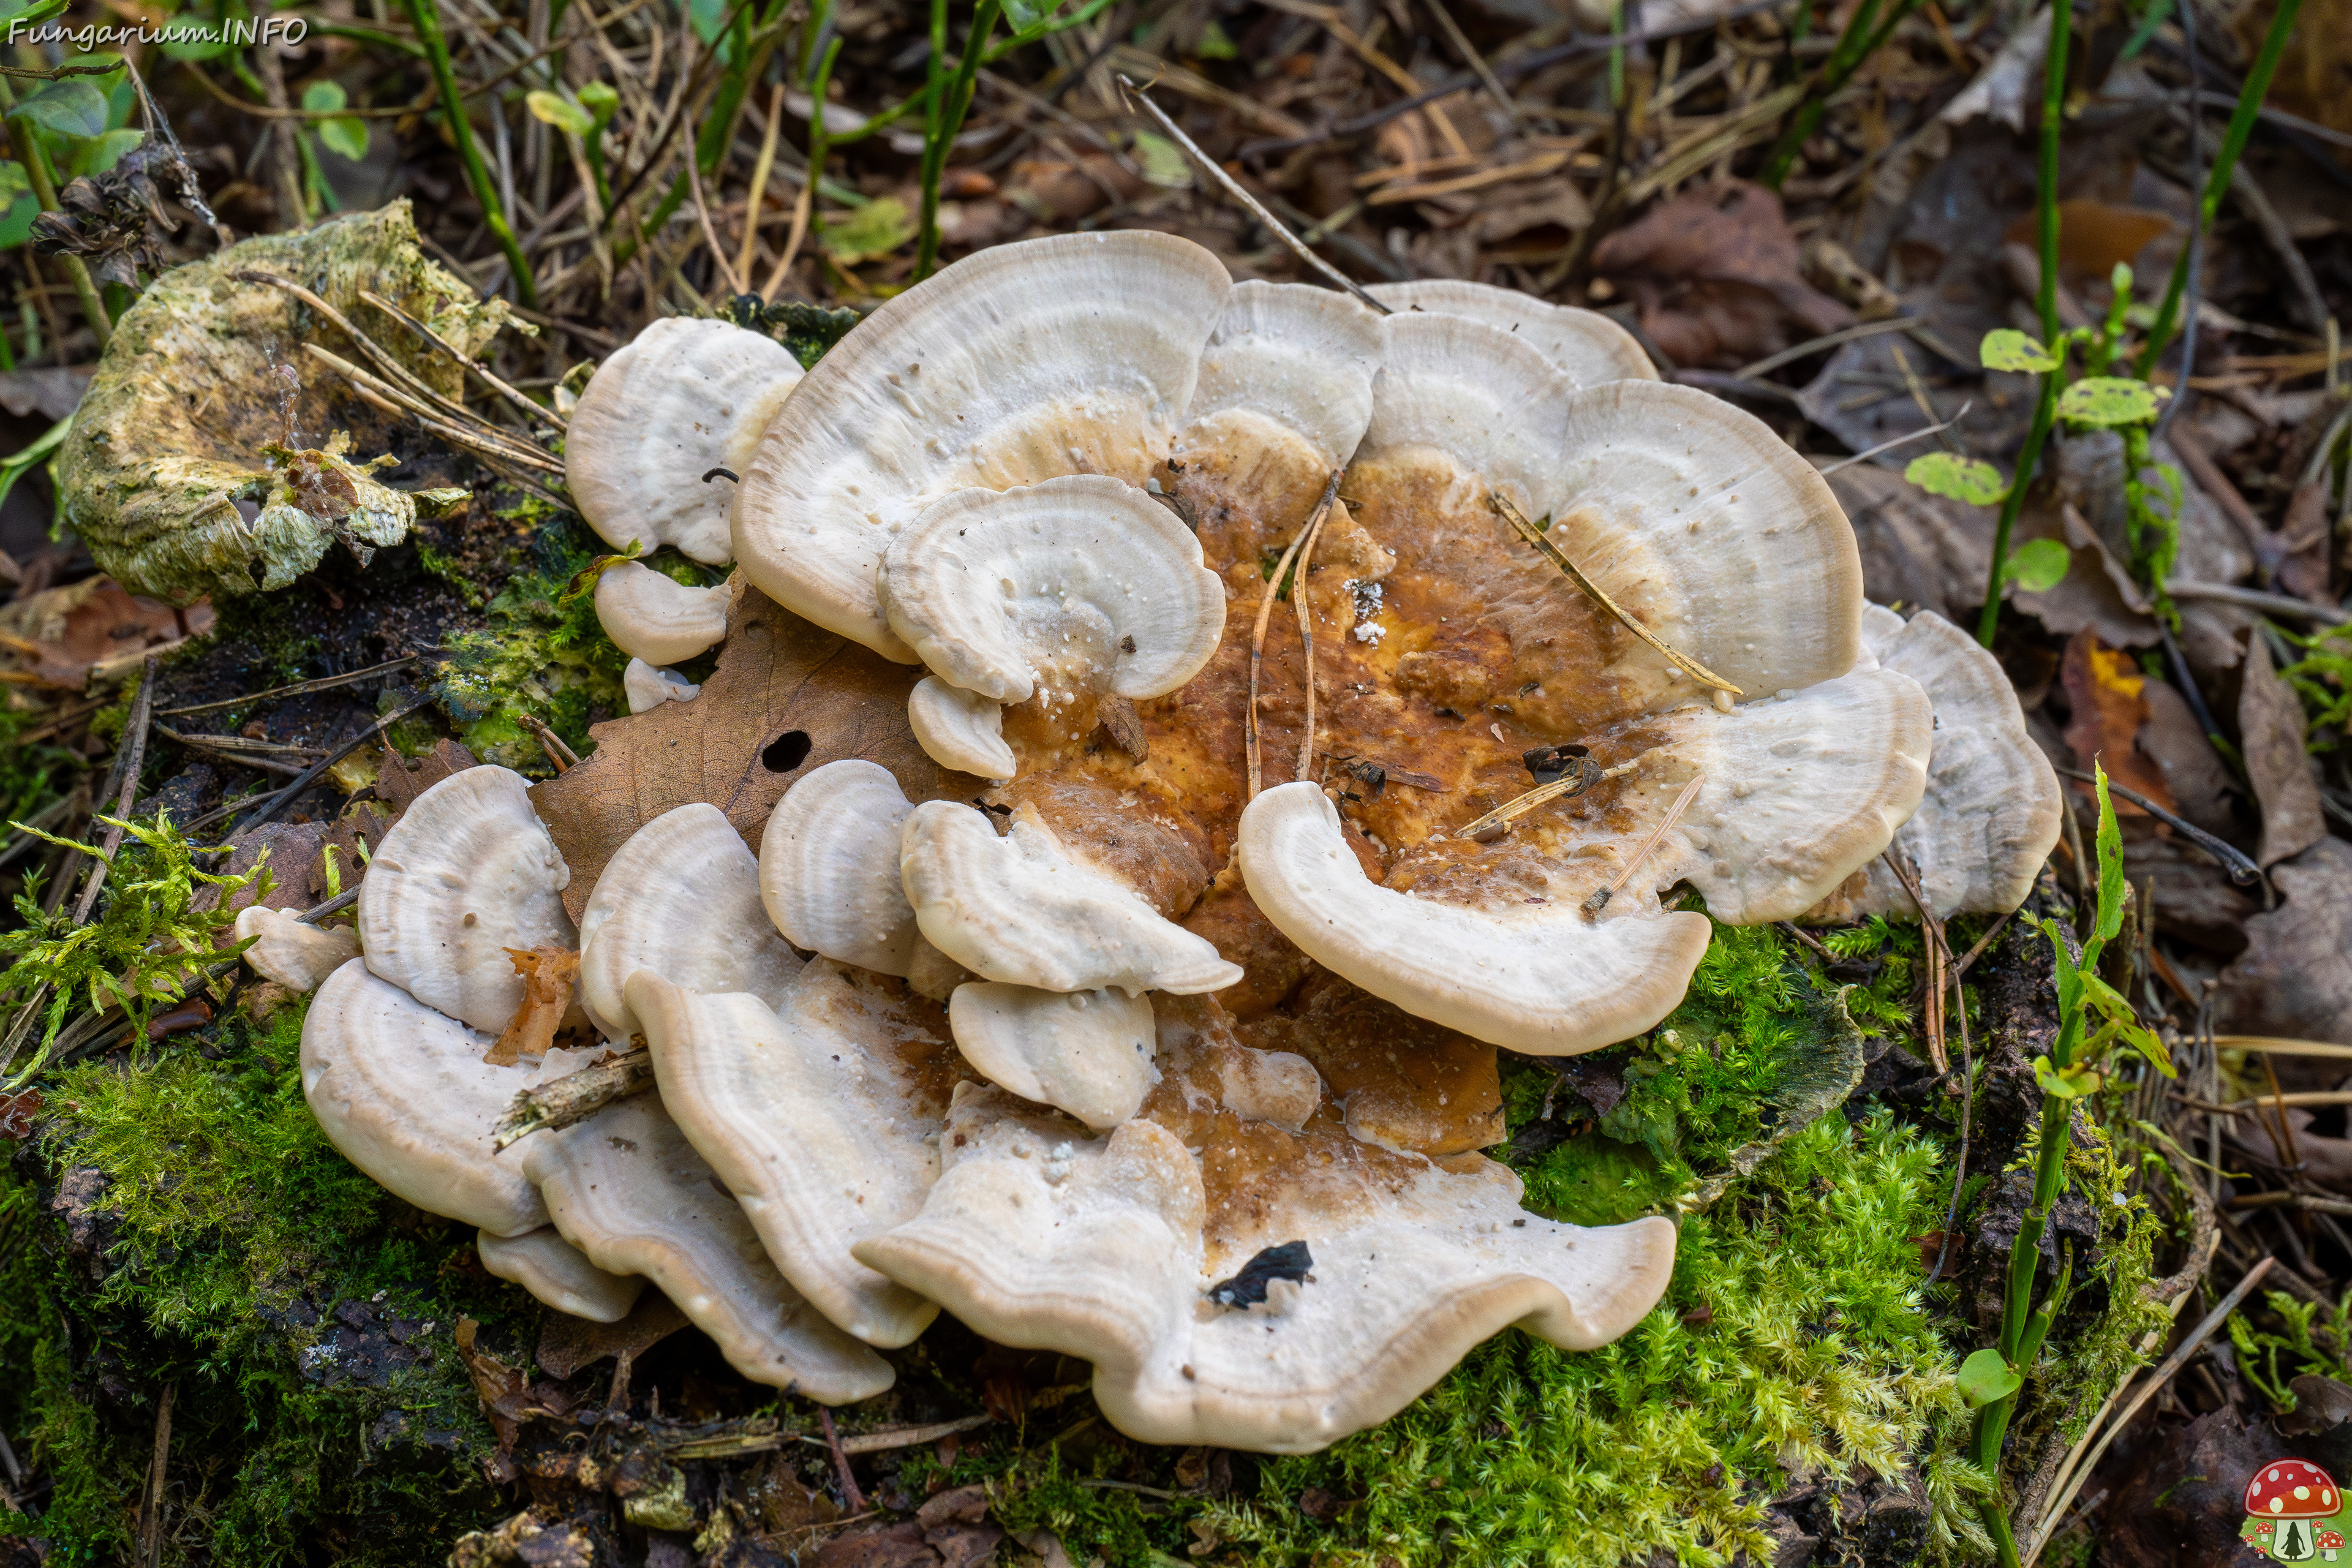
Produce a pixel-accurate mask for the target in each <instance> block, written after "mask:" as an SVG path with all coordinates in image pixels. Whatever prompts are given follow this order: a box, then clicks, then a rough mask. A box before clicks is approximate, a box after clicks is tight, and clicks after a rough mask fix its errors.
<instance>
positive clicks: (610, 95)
mask: <svg viewBox="0 0 2352 1568" xmlns="http://www.w3.org/2000/svg"><path fill="white" fill-rule="evenodd" d="M577 96H578V97H579V100H580V107H581V108H583V109H584V110H587V111H588V112H589V114H590V115H591V116H592V117H593V123H594V124H597V125H602V124H604V122H605V121H608V120H610V119H612V118H613V111H614V110H616V109H618V108H620V107H621V95H620V93H619V92H618V91H616V90H615V89H614V87H613V85H612V84H611V83H610V82H604V81H586V82H582V83H581V84H580V88H579V91H578V94H577ZM531 112H532V113H534V114H536V113H538V112H539V110H536V109H534V110H531Z"/></svg>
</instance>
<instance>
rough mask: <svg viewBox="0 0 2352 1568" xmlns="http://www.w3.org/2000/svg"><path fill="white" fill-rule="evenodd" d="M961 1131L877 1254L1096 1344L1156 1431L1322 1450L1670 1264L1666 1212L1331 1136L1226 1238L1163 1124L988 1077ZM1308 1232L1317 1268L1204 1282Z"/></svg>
mask: <svg viewBox="0 0 2352 1568" xmlns="http://www.w3.org/2000/svg"><path fill="white" fill-rule="evenodd" d="M949 1130H950V1137H948V1138H947V1139H944V1140H942V1144H943V1159H944V1161H945V1165H946V1168H945V1170H944V1171H943V1173H941V1175H940V1181H939V1183H938V1184H937V1185H936V1186H934V1187H933V1188H932V1189H931V1194H930V1196H929V1200H928V1201H927V1202H926V1203H925V1204H924V1205H923V1211H922V1213H921V1215H919V1217H917V1218H916V1219H914V1220H912V1221H910V1222H908V1224H906V1225H902V1226H898V1228H896V1229H894V1230H891V1231H888V1232H886V1233H885V1234H883V1235H882V1236H879V1237H875V1238H874V1239H872V1240H870V1241H866V1242H863V1243H861V1244H860V1245H859V1246H858V1248H857V1256H858V1257H859V1258H863V1259H865V1260H866V1262H868V1263H870V1264H872V1265H873V1266H874V1267H876V1268H879V1269H881V1270H882V1271H883V1272H885V1273H887V1274H888V1275H890V1276H891V1277H892V1278H893V1279H898V1280H899V1281H900V1282H901V1283H903V1284H906V1285H908V1287H909V1288H911V1289H919V1290H922V1291H924V1292H926V1293H927V1294H929V1295H931V1296H933V1297H934V1298H936V1299H937V1300H939V1301H940V1302H941V1304H943V1305H944V1306H945V1307H946V1308H947V1309H948V1310H950V1311H951V1312H953V1313H954V1314H955V1315H956V1317H957V1318H958V1319H959V1320H961V1321H963V1322H965V1323H967V1324H969V1325H971V1328H972V1329H974V1330H975V1331H978V1332H979V1333H981V1334H983V1335H985V1336H986V1337H988V1338H989V1339H992V1340H994V1341H996V1342H1000V1343H1003V1344H1009V1345H1016V1346H1023V1347H1030V1348H1037V1349H1051V1350H1055V1351H1059V1352H1062V1353H1064V1354H1067V1355H1074V1356H1082V1357H1084V1358H1086V1359H1087V1360H1088V1361H1091V1362H1093V1363H1094V1364H1095V1379H1094V1394H1095V1398H1096V1401H1097V1403H1098V1404H1099V1405H1101V1406H1102V1410H1103V1414H1104V1415H1105V1416H1106V1417H1107V1418H1108V1420H1109V1421H1110V1423H1111V1424H1112V1425H1113V1426H1116V1427H1118V1429H1119V1430H1120V1431H1121V1432H1124V1433H1126V1434H1127V1435H1128V1436H1131V1437H1134V1438H1137V1439H1139V1440H1140V1441H1143V1442H1148V1443H1162V1444H1169V1445H1180V1444H1213V1445H1217V1446H1220V1447H1234V1448H1244V1449H1254V1450H1256V1451H1259V1452H1267V1453H1307V1452H1312V1451H1314V1450H1315V1449H1318V1448H1321V1447H1325V1446H1326V1445H1328V1444H1329V1443H1332V1442H1334V1441H1336V1440H1337V1439H1339V1438H1340V1437H1343V1436H1347V1435H1348V1434H1349V1433H1351V1432H1356V1431H1360V1430H1361V1429H1363V1428H1364V1427H1367V1426H1373V1425H1375V1424H1376V1423H1378V1422H1381V1421H1383V1420H1385V1419H1387V1418H1388V1417H1389V1416H1390V1415H1394V1414H1395V1413H1396V1412H1397V1411H1398V1410H1400V1409H1402V1408H1403V1406H1404V1405H1407V1404H1408V1403H1410V1402H1411V1401H1412V1399H1413V1398H1415V1397H1416V1396H1417V1395H1419V1394H1421V1393H1422V1392H1423V1390H1425V1389H1427V1388H1428V1387H1429V1386H1430V1385H1431V1384H1433V1383H1435V1382H1436V1381H1437V1380H1438V1379H1439V1378H1440V1377H1442V1376H1444V1373H1446V1372H1447V1371H1448V1370H1449V1369H1451V1368H1452V1367H1453V1366H1454V1363H1456V1362H1457V1361H1458V1360H1459V1359H1460V1358H1461V1357H1462V1356H1463V1355H1464V1354H1465V1352H1468V1351H1469V1349H1470V1348H1471V1347H1472V1346H1473V1345H1475V1344H1476V1343H1477V1342H1479V1341H1481V1340H1484V1339H1486V1337H1487V1336H1489V1335H1491V1334H1493V1333H1496V1332H1497V1331H1500V1330H1501V1329H1503V1328H1504V1327H1506V1326H1507V1325H1510V1324H1517V1326H1518V1327H1520V1328H1522V1329H1525V1330H1526V1331H1528V1332H1529V1333H1532V1334H1534V1335H1535V1336H1536V1337H1538V1339H1542V1340H1545V1341H1548V1342H1550V1343H1552V1344H1556V1345H1559V1346H1561V1347H1563V1348H1565V1349H1569V1350H1591V1349H1593V1348H1595V1347H1597V1346H1600V1345H1603V1344H1607V1343H1608V1342H1610V1341H1612V1340H1613V1339H1615V1338H1617V1337H1618V1336H1619V1335H1620V1334H1622V1333H1623V1332H1624V1331H1626V1330H1628V1329H1630V1328H1631V1327H1633V1324H1634V1323H1636V1322H1638V1321H1641V1319H1642V1317H1643V1314H1645V1313H1646V1312H1648V1311H1649V1310H1650V1308H1651V1307H1652V1306H1653V1305H1654V1303H1655V1302H1656V1301H1657V1300H1658V1297H1659V1296H1660V1295H1661V1294H1662V1293H1663V1292H1664V1289H1665V1287H1666V1284H1667V1281H1668V1279H1669V1277H1670V1276H1671V1274H1672V1272H1673V1266H1674V1251H1675V1227H1674V1226H1673V1224H1672V1223H1671V1222H1670V1221H1667V1220H1665V1219H1662V1218H1656V1217H1653V1218H1648V1219H1641V1220H1636V1221H1634V1222H1633V1223H1632V1224H1630V1225H1623V1226H1613V1227H1611V1228H1609V1229H1605V1230H1583V1229H1579V1228H1578V1227H1576V1226H1565V1225H1556V1224H1554V1223H1552V1222H1550V1221H1549V1220H1545V1219H1541V1218H1538V1217H1537V1216H1535V1215H1529V1214H1528V1213H1526V1212H1525V1211H1524V1210H1522V1209H1521V1208H1520V1207H1519V1202H1518V1200H1519V1190H1520V1189H1519V1183H1518V1180H1517V1177H1515V1176H1513V1175H1512V1174H1511V1173H1509V1172H1508V1171H1507V1170H1506V1169H1505V1168H1503V1167H1502V1166H1500V1165H1496V1164H1491V1163H1486V1162H1483V1161H1482V1162H1479V1163H1477V1164H1476V1165H1475V1166H1472V1167H1471V1168H1469V1169H1467V1170H1460V1169H1455V1168H1441V1167H1439V1166H1437V1165H1435V1164H1433V1163H1430V1162H1429V1161H1427V1160H1425V1159H1423V1158H1422V1157H1420V1156H1417V1155H1397V1154H1391V1153H1388V1152H1385V1151H1374V1150H1370V1148H1369V1146H1367V1145H1361V1144H1356V1145H1352V1146H1349V1145H1348V1144H1346V1143H1345V1142H1344V1141H1342V1142H1332V1141H1329V1140H1325V1141H1319V1142H1317V1143H1315V1144H1311V1145H1309V1148H1310V1149H1311V1150H1315V1149H1319V1150H1328V1152H1330V1153H1331V1154H1332V1156H1333V1163H1332V1164H1331V1165H1329V1166H1326V1167H1324V1168H1323V1169H1321V1170H1320V1171H1318V1173H1317V1174H1316V1176H1315V1177H1314V1178H1313V1179H1312V1180H1308V1179H1307V1178H1306V1177H1305V1174H1304V1173H1303V1172H1301V1173H1296V1175H1297V1179H1287V1178H1290V1177H1291V1176H1293V1174H1294V1173H1292V1172H1287V1171H1286V1172H1284V1173H1282V1176H1283V1177H1284V1178H1286V1179H1278V1180H1269V1181H1268V1182H1267V1184H1265V1188H1264V1189H1263V1192H1262V1194H1258V1195H1259V1196H1260V1198H1261V1201H1260V1204H1259V1207H1260V1208H1261V1210H1262V1214H1261V1215H1260V1216H1256V1217H1255V1223H1254V1224H1253V1225H1252V1226H1251V1228H1252V1230H1254V1231H1255V1232H1256V1233H1257V1234H1255V1235H1254V1236H1252V1237H1248V1238H1246V1239H1244V1240H1243V1241H1241V1243H1240V1244H1239V1245H1238V1246H1226V1247H1221V1248H1219V1249H1218V1255H1217V1256H1212V1255H1211V1253H1210V1251H1209V1248H1208V1247H1206V1246H1205V1245H1204V1242H1203V1236H1202V1232H1203V1228H1204V1226H1205V1225H1206V1224H1207V1223H1208V1220H1209V1217H1210V1216H1209V1213H1208V1211H1209V1205H1210V1198H1209V1194H1208V1193H1207V1191H1206V1190H1204V1185H1203V1179H1202V1168H1201V1163H1200V1162H1198V1161H1196V1160H1195V1159H1194V1157H1193V1156H1192V1153H1190V1152H1187V1149H1186V1146H1185V1142H1184V1141H1183V1140H1181V1139H1180V1138H1179V1137H1178V1136H1177V1135H1176V1134H1175V1133H1173V1132H1171V1131H1170V1130H1169V1129H1167V1128H1165V1127H1162V1126H1160V1124H1159V1123H1157V1122H1156V1121H1129V1122H1126V1123H1124V1124H1123V1125H1121V1126H1120V1127H1119V1128H1118V1130H1117V1131H1114V1132H1112V1133H1111V1134H1109V1135H1108V1137H1104V1138H1089V1137H1087V1136H1086V1135H1085V1134H1084V1133H1083V1132H1082V1131H1079V1130H1077V1129H1076V1127H1074V1126H1073V1125H1072V1124H1070V1123H1069V1122H1067V1121H1058V1120H1049V1119H1046V1118H1044V1117H1041V1116H1038V1115H1035V1114H1022V1113H1020V1112H1019V1111H1018V1110H1017V1108H1014V1107H1013V1106H1011V1105H1009V1104H1008V1103H1007V1102H1006V1101H1005V1100H1004V1099H1003V1097H1001V1096H997V1095H992V1094H989V1093H987V1092H985V1091H982V1092H980V1093H976V1094H964V1095H960V1096H959V1098H958V1102H957V1106H956V1109H955V1110H954V1111H953V1112H951V1113H950V1122H949ZM1275 1136H1276V1137H1280V1136H1281V1135H1280V1134H1276V1135H1275ZM1310 1157H1311V1155H1310ZM1453 1164H1454V1163H1451V1162H1450V1163H1449V1167H1451V1166H1452V1165H1453ZM1300 1239H1303V1240H1306V1241H1307V1243H1308V1246H1309V1248H1310V1251H1311V1254H1312V1258H1313V1263H1312V1269H1311V1272H1312V1279H1311V1280H1309V1281H1307V1282H1304V1283H1293V1282H1279V1283H1276V1285H1274V1286H1273V1288H1272V1289H1270V1290H1269V1292H1268V1296H1267V1300H1266V1302H1265V1304H1264V1305H1262V1306H1256V1307H1253V1308H1250V1309H1249V1310H1221V1309H1220V1308H1218V1307H1217V1306H1215V1305H1213V1304H1212V1303H1211V1302H1210V1301H1209V1300H1207V1299H1206V1297H1205V1295H1204V1291H1205V1290H1206V1289H1207V1288H1208V1287H1209V1286H1210V1285H1211V1284H1212V1283H1213V1281H1215V1280H1217V1279H1219V1278H1220V1277H1221V1276H1229V1275H1230V1274H1232V1273H1233V1272H1234V1270H1235V1268H1237V1266H1238V1265H1239V1264H1240V1263H1242V1262H1243V1261H1244V1260H1245V1259H1246V1258H1248V1257H1249V1256H1250V1255H1251V1254H1252V1253H1253V1252H1254V1251H1255V1249H1256V1248H1257V1247H1265V1246H1276V1245H1281V1244H1284V1243H1287V1242H1290V1241H1293V1240H1300Z"/></svg>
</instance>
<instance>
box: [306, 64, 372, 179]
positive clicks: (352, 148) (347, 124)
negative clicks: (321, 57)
mask: <svg viewBox="0 0 2352 1568" xmlns="http://www.w3.org/2000/svg"><path fill="white" fill-rule="evenodd" d="M351 101H352V100H351V95H350V94H349V93H346V92H345V91H344V90H343V87H342V83H341V82H334V81H314V82H312V83H311V84H310V86H308V87H306V88H304V89H302V107H303V108H305V109H307V110H310V111H311V112H312V113H313V114H334V111H335V110H338V109H343V108H347V107H349V106H350V104H351ZM316 123H317V127H318V132H319V140H320V142H324V143H325V144H326V147H327V151H329V152H330V153H334V154H336V155H337V156H338V157H342V158H348V159H350V160H351V161H352V163H358V162H359V161H360V160H361V159H362V158H364V157H366V156H367V150H368V128H367V121H364V120H362V119H360V118H359V117H358V116H357V115H352V114H337V115H335V118H333V119H332V120H321V121H317V122H316Z"/></svg>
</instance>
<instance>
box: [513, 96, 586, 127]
mask: <svg viewBox="0 0 2352 1568" xmlns="http://www.w3.org/2000/svg"><path fill="white" fill-rule="evenodd" d="M523 102H524V103H525V104H526V105H528V106H529V107H530V117H531V118H532V119H533V120H537V121H542V122H544V123H546V124H549V125H552V126H554V127H555V128H556V129H557V130H558V131H569V132H572V135H574V136H585V135H587V134H588V132H591V131H593V130H594V129H595V126H596V121H595V117H594V116H593V115H592V114H590V113H589V111H588V110H585V109H583V108H582V107H581V106H580V105H579V104H576V103H573V102H572V101H571V100H568V99H566V98H565V97H564V96H563V95H562V93H556V92H549V91H547V90H546V89H543V88H540V89H532V90H531V91H530V92H528V93H526V94H524V95H523Z"/></svg>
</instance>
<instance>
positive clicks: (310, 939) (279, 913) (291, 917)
mask: <svg viewBox="0 0 2352 1568" xmlns="http://www.w3.org/2000/svg"><path fill="white" fill-rule="evenodd" d="M234 929H235V931H236V939H237V941H239V942H243V941H245V940H246V939H247V937H251V938H253V939H254V943H253V945H252V946H251V947H248V948H247V949H246V950H245V962H246V963H247V964H249V965H250V966H251V967H252V969H253V972H254V973H256V974H258V975H260V976H261V977H262V978H263V979H264V980H275V981H276V982H278V984H280V985H283V986H285V987H286V988H287V989H288V990H289V991H316V990H317V989H318V988H319V987H320V985H322V984H325V983H326V979H327V976H329V975H330V974H332V973H334V972H335V971H336V970H338V969H341V967H342V966H343V965H344V964H346V963H350V962H351V961H352V959H354V958H357V957H358V956H359V955H360V943H359V938H358V937H356V936H354V935H353V934H352V931H351V930H350V928H348V927H345V926H330V927H321V926H314V925H305V924H303V923H302V921H300V920H299V918H297V917H296V916H295V914H294V913H293V911H292V910H275V909H271V908H270V907H269V906H268V905H267V904H248V905H247V906H246V907H245V908H244V909H241V910H237V912H236V927H235V928H234Z"/></svg>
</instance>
